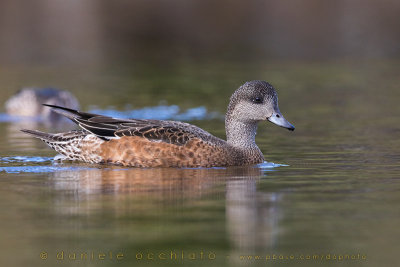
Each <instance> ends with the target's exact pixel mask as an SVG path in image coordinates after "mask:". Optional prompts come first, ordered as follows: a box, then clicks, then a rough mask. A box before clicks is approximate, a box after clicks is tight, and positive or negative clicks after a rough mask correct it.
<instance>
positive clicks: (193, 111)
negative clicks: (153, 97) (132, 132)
mask: <svg viewBox="0 0 400 267" xmlns="http://www.w3.org/2000/svg"><path fill="white" fill-rule="evenodd" d="M89 112H90V113H96V114H101V115H104V116H109V117H115V118H135V119H156V120H185V121H190V120H209V119H215V118H221V117H222V116H221V115H220V114H218V113H216V112H211V113H208V112H207V109H206V108H205V107H203V106H201V107H195V108H190V109H187V110H186V111H185V112H180V108H179V107H178V106H176V105H171V106H168V105H159V106H155V107H145V108H141V109H133V110H125V111H118V110H115V109H111V108H110V109H96V108H92V109H90V111H89Z"/></svg>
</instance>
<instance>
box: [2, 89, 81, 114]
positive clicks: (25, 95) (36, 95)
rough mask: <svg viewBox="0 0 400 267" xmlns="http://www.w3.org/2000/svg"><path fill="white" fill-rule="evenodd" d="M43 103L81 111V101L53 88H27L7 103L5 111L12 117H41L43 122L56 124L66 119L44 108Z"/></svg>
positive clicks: (64, 91)
mask: <svg viewBox="0 0 400 267" xmlns="http://www.w3.org/2000/svg"><path fill="white" fill-rule="evenodd" d="M42 103H46V104H51V105H57V106H64V107H67V108H71V109H79V101H78V100H77V98H76V97H75V96H74V95H73V94H72V93H71V92H69V91H66V90H61V89H57V88H51V87H49V88H35V87H25V88H22V89H21V90H19V91H18V92H16V93H15V94H14V95H13V96H11V97H10V98H9V99H8V100H7V101H6V102H5V110H6V112H7V114H9V115H12V116H22V117H39V118H41V119H42V120H43V121H50V122H56V121H59V120H61V119H64V118H63V116H61V115H59V114H58V113H56V112H54V111H53V110H51V109H48V108H45V107H43V105H42Z"/></svg>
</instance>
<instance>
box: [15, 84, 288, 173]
mask: <svg viewBox="0 0 400 267" xmlns="http://www.w3.org/2000/svg"><path fill="white" fill-rule="evenodd" d="M45 106H47V107H50V108H52V109H53V110H54V111H56V112H57V113H59V114H61V115H63V116H65V117H67V118H69V119H70V120H72V121H73V122H75V123H76V124H77V125H79V127H80V128H81V129H80V130H73V131H69V132H64V133H55V134H52V133H45V132H40V131H36V130H28V129H22V130H21V131H22V132H24V133H26V134H29V135H31V136H33V137H36V138H39V139H41V140H42V141H44V142H45V143H46V144H47V145H48V146H50V147H51V148H53V149H54V150H55V151H57V152H58V153H59V155H58V156H57V157H58V158H57V159H61V160H73V161H81V162H86V163H92V164H112V165H120V166H126V167H141V168H155V167H172V168H174V167H175V168H198V167H205V168H209V167H228V166H243V165H256V164H259V163H263V162H264V160H265V159H264V155H263V153H262V152H261V150H260V149H259V147H258V146H257V144H256V142H255V137H256V132H257V126H258V123H259V122H262V121H269V122H272V123H274V124H276V125H278V126H280V127H283V128H286V129H288V130H290V131H294V129H295V127H294V126H293V125H292V124H291V123H290V122H288V121H287V120H286V119H285V118H284V117H283V115H282V113H281V112H280V110H279V107H278V95H277V93H276V90H275V89H274V87H273V86H272V85H271V84H270V83H268V82H266V81H258V80H256V81H249V82H246V83H244V84H243V85H241V86H240V87H239V88H238V89H237V90H236V91H235V92H234V93H233V94H232V96H231V97H230V101H229V105H228V108H227V112H226V116H225V130H226V140H223V139H221V138H218V137H216V136H214V135H212V134H210V133H209V132H207V131H205V130H203V129H201V128H199V127H197V126H195V125H192V124H189V123H186V122H180V121H168V120H152V119H118V118H113V117H108V116H102V115H98V114H92V113H86V112H82V111H78V110H74V109H70V108H66V107H61V106H56V105H50V104H45Z"/></svg>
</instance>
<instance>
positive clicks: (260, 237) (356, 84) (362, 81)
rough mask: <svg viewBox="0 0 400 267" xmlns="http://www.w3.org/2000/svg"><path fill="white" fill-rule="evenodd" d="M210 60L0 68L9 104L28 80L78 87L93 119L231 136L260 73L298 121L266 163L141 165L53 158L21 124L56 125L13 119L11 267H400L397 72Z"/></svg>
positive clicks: (8, 214) (2, 151)
mask: <svg viewBox="0 0 400 267" xmlns="http://www.w3.org/2000/svg"><path fill="white" fill-rule="evenodd" d="M202 64H203V65H201V64H200V65H195V64H188V63H182V64H181V65H174V66H170V68H160V69H151V68H147V67H146V66H143V67H141V68H134V69H133V70H131V69H117V70H115V69H114V70H111V69H107V68H106V69H101V70H99V69H93V70H86V71H85V72H84V73H85V75H82V73H83V72H82V71H81V70H71V69H68V70H65V71H64V72H63V73H64V75H63V77H60V75H58V73H59V72H58V71H59V70H57V71H56V70H52V69H45V68H42V69H41V68H36V69H34V70H28V69H21V68H8V69H7V70H4V71H3V72H0V73H1V74H0V80H1V81H2V87H3V88H6V89H5V90H3V91H2V93H1V97H2V101H3V102H4V101H5V100H6V98H7V97H8V96H9V95H11V93H12V91H13V90H14V89H15V90H16V89H17V87H18V86H19V84H21V83H22V82H21V80H22V81H23V83H24V84H26V85H30V84H35V85H36V86H48V85H52V86H57V87H61V88H63V89H69V90H71V91H72V92H73V93H75V94H76V95H77V96H78V98H79V99H80V100H81V102H82V106H83V108H84V109H85V110H87V111H89V110H90V111H95V112H100V113H102V112H103V114H106V115H113V116H114V115H115V116H122V117H140V116H143V117H149V118H150V117H152V116H159V117H152V118H160V119H179V120H186V121H189V122H191V123H193V124H196V125H198V126H200V127H202V128H204V129H206V130H208V131H210V132H211V133H213V134H215V135H217V136H219V137H222V138H224V128H223V114H224V112H225V110H226V105H227V101H228V98H229V96H230V94H231V93H232V92H233V90H234V89H235V88H236V87H237V86H239V85H240V84H241V83H243V82H244V81H246V80H250V79H254V78H258V79H260V78H261V79H266V80H269V81H270V82H271V83H272V84H273V85H274V86H275V87H277V90H278V94H279V100H280V109H281V111H282V113H283V114H284V116H285V117H286V118H287V119H288V120H289V121H290V122H292V123H293V124H294V125H295V126H296V131H295V132H293V133H292V132H289V131H287V130H284V129H282V128H279V127H276V126H274V125H272V124H270V123H263V124H262V125H260V127H259V130H258V135H257V143H258V144H259V146H260V148H261V150H262V151H263V152H264V154H265V157H266V159H267V161H268V163H265V164H262V165H259V166H249V167H230V168H209V169H206V168H198V169H168V168H161V169H158V168H157V169H134V168H121V167H113V166H100V165H90V164H82V163H73V162H57V161H54V160H53V156H54V155H55V153H54V152H53V151H51V150H50V149H48V148H47V147H46V146H45V145H44V144H42V143H41V142H40V141H38V140H34V139H32V138H31V137H29V136H25V135H23V134H22V133H20V132H19V129H21V128H31V129H42V130H47V131H53V132H54V131H57V129H54V128H49V127H48V126H46V125H43V124H40V123H38V122H37V121H20V120H18V121H14V120H13V119H9V118H7V119H4V120H2V122H0V134H1V136H2V138H1V140H0V222H1V223H0V236H1V239H0V249H1V254H0V255H1V259H0V262H1V265H2V266H57V265H58V264H60V265H63V266H75V265H79V266H98V265H100V266H142V265H143V266H175V265H178V264H179V265H180V264H182V263H184V264H187V265H193V266H204V265H206V264H207V265H209V266H235V265H237V266H241V265H260V266H272V265H274V266H277V265H278V266H280V265H284V266H295V265H296V266H297V265H304V266H317V265H318V266H320V265H321V264H324V265H328V266H336V265H340V266H395V265H396V264H397V262H398V259H397V257H396V255H397V252H398V251H399V248H400V247H399V242H398V237H399V234H400V230H399V227H398V222H399V219H400V214H399V212H398V210H399V202H400V194H399V190H400V180H399V170H400V164H399V159H400V154H399V151H400V140H399V138H398V137H399V133H400V126H399V123H398V118H399V116H400V107H399V106H398V99H399V97H400V90H398V84H400V83H399V82H400V78H399V77H400V75H399V74H400V73H399V70H400V68H399V64H398V63H396V62H369V63H368V64H365V63H363V62H361V63H349V62H345V63H329V64H325V65H321V64H316V63H295V64H264V63H263V64H258V65H253V64H252V65H246V66H243V64H228V65H224V64H220V63H215V64H206V63H202ZM82 88H84V89H85V90H81V89H82ZM160 101H161V102H160ZM73 127H74V126H73V125H71V124H70V125H66V126H63V127H62V128H63V129H61V130H64V129H72V128H73ZM41 253H44V254H42V255H41ZM46 253H47V254H46ZM103 253H104V254H105V256H104V259H99V255H100V258H102V257H103V256H102V255H103ZM81 254H84V255H86V256H87V257H88V258H84V259H81V258H80V257H81ZM119 254H123V257H122V258H121V259H117V255H119ZM182 254H183V256H182ZM73 255H77V257H78V259H76V260H73V259H70V258H69V257H72V258H73ZM92 255H94V259H91V257H92ZM160 255H161V256H160ZM274 255H276V256H282V257H284V258H285V259H283V260H281V259H279V258H278V259H275V260H266V259H267V258H268V257H273V256H274ZM316 255H318V257H319V258H318V259H317V260H315V259H314V260H313V259H308V257H311V258H312V257H315V256H316ZM346 255H347V257H349V258H350V259H349V258H347V259H341V258H340V257H346ZM41 256H42V257H44V259H41ZM57 256H58V257H59V258H60V259H57ZM61 256H63V259H61ZM255 256H257V259H255V258H254V257H255ZM292 256H293V257H294V259H291V258H290V257H292ZM46 257H47V258H46ZM96 257H97V258H96ZM160 257H161V258H166V259H160ZM193 257H195V259H190V258H193ZM243 257H244V258H243ZM249 257H252V258H249ZM258 257H259V258H260V259H258ZM286 257H288V258H289V259H286ZM303 257H304V259H303ZM322 257H330V259H321V258H322ZM335 257H336V258H335ZM351 257H353V258H354V259H351ZM148 258H154V259H148ZM171 258H172V259H171ZM182 258H183V259H182Z"/></svg>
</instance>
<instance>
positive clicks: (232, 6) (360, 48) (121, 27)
mask: <svg viewBox="0 0 400 267" xmlns="http://www.w3.org/2000/svg"><path fill="white" fill-rule="evenodd" d="M399 14H400V1H396V0H382V1H373V0H348V1H346V0H337V1H321V0H304V1H301V0H292V1H261V0H259V1H257V0H254V1H228V0H219V1H215V0H202V1H197V0H187V1H186V0H169V1H166V0H152V1H149V0H114V1H109V0H69V1H60V0H36V1H22V0H1V2H0V63H3V64H73V65H75V64H103V63H109V62H118V63H123V62H126V63H128V62H130V61H132V60H135V59H146V60H149V59H152V60H157V61H158V60H161V61H169V60H177V59H180V58H194V59H196V58H221V59H225V58H229V59H231V58H233V59H250V60H252V59H260V60H266V59H274V60H287V59H290V60H293V59H302V60H303V59H307V60H319V59H334V58H349V57H350V58H368V59H370V58H373V59H376V58H393V57H396V58H397V57H398V56H399V52H400V45H399V41H400V19H399Z"/></svg>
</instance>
